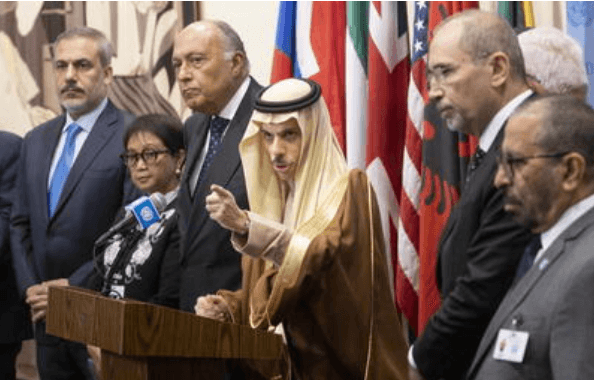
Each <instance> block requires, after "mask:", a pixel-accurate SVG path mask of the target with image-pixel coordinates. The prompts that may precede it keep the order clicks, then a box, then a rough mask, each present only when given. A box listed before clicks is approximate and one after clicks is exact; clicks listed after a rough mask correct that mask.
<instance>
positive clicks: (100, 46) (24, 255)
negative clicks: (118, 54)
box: [11, 27, 137, 380]
mask: <svg viewBox="0 0 594 380" xmlns="http://www.w3.org/2000/svg"><path fill="white" fill-rule="evenodd" d="M111 52H112V50H111V45H110V43H109V41H107V40H106V38H105V36H104V35H103V34H102V33H101V32H99V31H97V30H95V29H92V28H86V27H85V28H77V29H72V30H68V31H66V32H64V33H62V34H61V35H60V36H58V38H57V39H56V42H55V44H54V69H55V74H56V83H57V87H58V91H59V92H58V96H59V100H60V104H61V105H62V107H63V108H64V110H65V112H64V114H62V115H60V116H58V117H57V118H55V119H53V120H50V121H48V122H46V123H44V124H42V125H40V126H38V127H36V128H34V129H33V130H32V131H30V132H29V133H28V134H27V135H26V136H25V139H24V141H23V144H22V149H21V155H20V163H19V165H20V166H19V170H18V177H17V187H16V189H17V190H16V193H17V194H18V196H17V197H16V199H15V203H14V205H13V208H12V216H11V245H12V250H13V252H12V254H13V264H14V267H15V273H16V279H17V283H18V287H19V290H20V292H21V296H22V297H23V298H24V299H25V300H26V302H27V304H28V305H29V307H30V311H31V319H32V321H33V323H34V324H35V326H34V328H35V330H34V331H35V339H36V341H37V367H38V369H39V374H40V377H41V379H42V380H46V379H92V378H93V374H92V372H91V368H90V366H89V362H88V355H87V352H86V347H85V346H84V345H82V344H79V343H73V342H68V341H65V340H62V339H59V338H56V337H54V336H51V335H48V334H46V333H45V316H46V312H47V307H48V304H47V295H48V287H49V286H60V285H69V284H71V285H78V286H81V285H83V284H84V282H85V280H86V274H88V273H84V272H85V271H84V270H82V268H81V270H78V269H79V267H82V266H84V267H86V268H88V269H89V271H90V270H91V268H92V258H93V257H92V252H93V244H94V242H95V239H97V237H99V235H100V234H102V233H103V232H105V231H106V230H107V229H108V227H109V226H110V225H111V224H112V222H113V220H114V217H115V215H116V213H117V212H118V211H119V209H120V208H121V207H122V206H123V205H125V204H127V203H129V202H130V201H132V200H133V199H134V198H135V197H136V195H137V191H136V190H134V187H133V186H132V184H131V182H130V181H129V179H128V176H127V171H126V167H125V165H124V164H123V162H122V161H121V160H120V158H119V154H120V153H121V152H122V135H123V132H124V127H125V125H126V124H127V123H129V122H130V121H132V119H133V116H132V115H130V114H127V113H123V112H122V111H120V110H118V109H116V108H115V107H114V106H113V105H112V103H111V102H110V101H109V100H108V99H107V87H108V86H109V84H110V83H111V80H112V68H111V64H110V61H111V55H112V53H111Z"/></svg>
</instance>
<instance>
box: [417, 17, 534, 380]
mask: <svg viewBox="0 0 594 380" xmlns="http://www.w3.org/2000/svg"><path fill="white" fill-rule="evenodd" d="M427 83H428V84H429V87H430V88H429V98H430V100H431V101H432V102H434V103H435V105H436V107H437V109H438V110H439V112H440V113H441V117H443V118H444V119H445V121H446V122H447V125H448V128H450V129H452V130H455V131H459V132H463V133H468V134H471V135H474V136H476V137H477V138H478V139H479V146H478V148H477V154H476V155H475V156H474V157H473V159H472V161H471V164H470V167H469V170H468V177H467V182H466V185H465V187H464V189H463V190H462V195H461V198H460V201H459V202H458V204H457V206H456V208H455V209H454V210H453V211H452V213H451V215H450V218H449V220H448V223H447V224H446V226H445V228H444V231H443V233H442V237H441V241H440V245H439V252H438V268H437V281H438V286H439V287H440V290H441V295H442V299H443V302H442V306H441V308H440V309H439V310H438V311H437V312H436V313H435V315H434V316H433V317H432V318H431V320H430V321H429V323H428V325H427V326H426V328H425V330H424V332H423V334H422V335H421V336H420V337H419V339H418V340H417V341H416V342H415V343H414V345H413V347H412V349H411V350H410V352H409V364H410V366H411V371H410V377H411V378H412V379H417V378H419V377H420V375H422V376H423V377H424V378H426V379H428V380H439V379H447V380H450V379H452V380H459V379H461V378H463V376H464V374H465V372H466V371H467V370H468V367H469V366H470V363H471V361H472V358H473V356H474V353H475V351H476V348H477V346H478V344H479V342H480V339H481V336H482V335H483V333H484V331H485V328H486V327H487V324H488V323H489V320H490V319H491V317H492V316H493V314H494V313H495V310H496V309H497V306H498V305H499V303H500V302H501V299H502V298H503V296H504V295H505V293H506V291H507V290H508V288H509V287H510V285H511V283H512V281H513V278H514V274H515V269H516V267H517V265H518V262H519V260H520V257H521V255H522V253H523V251H524V247H525V246H526V245H527V244H528V241H529V240H530V239H531V234H530V231H528V230H527V229H526V228H524V227H522V226H521V225H519V224H518V223H517V222H515V221H514V220H513V219H512V217H511V215H509V214H507V213H506V212H505V211H504V209H503V192H502V191H501V190H499V189H497V188H495V186H494V185H493V179H494V177H495V171H496V169H497V163H496V156H497V152H498V150H499V147H500V146H501V141H502V138H503V130H504V127H505V124H506V121H507V119H508V117H509V116H510V114H511V113H512V112H513V110H514V109H515V108H517V107H518V106H519V105H520V104H521V103H522V102H524V101H525V100H526V99H527V98H528V97H530V96H531V94H532V92H531V91H530V90H529V89H528V86H527V84H526V73H525V69H524V60H523V58H522V52H521V50H520V46H519V44H518V39H517V37H516V36H515V34H514V31H513V30H512V28H511V27H510V26H509V24H508V23H507V22H506V21H505V20H503V19H502V18H500V17H499V16H498V15H496V14H492V13H486V12H481V11H476V10H472V11H466V12H462V13H459V14H456V15H454V16H452V17H450V18H448V19H446V20H445V21H444V22H443V23H442V24H441V25H440V26H439V27H438V29H437V30H436V32H435V35H434V38H433V40H432V41H431V45H430V47H429V56H428V62H427ZM417 368H418V369H417Z"/></svg>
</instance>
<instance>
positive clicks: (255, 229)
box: [231, 211, 286, 257]
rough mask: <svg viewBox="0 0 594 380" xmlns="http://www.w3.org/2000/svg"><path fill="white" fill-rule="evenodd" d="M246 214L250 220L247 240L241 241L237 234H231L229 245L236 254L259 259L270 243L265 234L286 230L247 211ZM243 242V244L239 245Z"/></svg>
mask: <svg viewBox="0 0 594 380" xmlns="http://www.w3.org/2000/svg"><path fill="white" fill-rule="evenodd" d="M247 213H248V216H249V218H250V225H249V230H248V234H247V240H245V239H241V238H240V237H239V234H237V233H235V232H232V233H231V244H232V245H233V248H234V249H235V250H236V251H237V252H240V253H243V254H246V255H249V256H252V257H260V255H261V254H262V252H264V250H265V249H266V248H267V246H268V244H269V243H270V242H269V240H268V239H266V238H265V237H266V236H267V235H268V234H267V232H268V231H270V230H273V231H281V230H284V229H286V227H285V226H283V225H282V224H280V223H277V222H273V221H272V220H269V219H266V218H263V217H261V216H260V215H258V214H254V213H252V212H249V211H248V212H247ZM243 242H245V243H244V244H241V243H243Z"/></svg>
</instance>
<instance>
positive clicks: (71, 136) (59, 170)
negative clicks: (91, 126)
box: [47, 123, 82, 217]
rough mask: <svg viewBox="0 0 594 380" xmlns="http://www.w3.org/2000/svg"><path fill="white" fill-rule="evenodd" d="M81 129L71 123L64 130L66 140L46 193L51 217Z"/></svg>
mask: <svg viewBox="0 0 594 380" xmlns="http://www.w3.org/2000/svg"><path fill="white" fill-rule="evenodd" d="M80 131H82V128H81V126H80V125H78V124H75V123H72V124H70V125H69V126H68V129H67V131H66V141H65V142H64V148H63V149H62V154H61V155H60V158H59V159H58V163H57V164H56V168H55V169H54V176H53V177H52V181H51V182H50V186H49V189H48V193H47V198H48V212H49V216H50V217H52V216H53V215H54V212H55V211H56V206H57V205H58V201H59V200H60V194H62V189H63V188H64V184H65V183H66V179H67V178H68V173H70V168H71V167H72V163H73V161H74V148H75V146H76V136H77V135H78V133H79V132H80Z"/></svg>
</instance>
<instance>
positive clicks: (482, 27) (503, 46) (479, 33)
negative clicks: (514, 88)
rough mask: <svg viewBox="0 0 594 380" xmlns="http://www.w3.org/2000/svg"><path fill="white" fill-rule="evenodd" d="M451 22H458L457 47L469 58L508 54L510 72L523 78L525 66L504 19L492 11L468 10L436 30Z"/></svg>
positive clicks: (476, 59)
mask: <svg viewBox="0 0 594 380" xmlns="http://www.w3.org/2000/svg"><path fill="white" fill-rule="evenodd" d="M453 21H459V22H461V23H462V25H463V32H462V37H461V38H460V41H459V43H460V45H459V46H460V49H462V51H464V52H466V53H467V54H468V55H470V56H471V57H472V59H473V61H482V60H483V59H485V58H487V57H489V56H490V55H491V54H493V53H496V52H502V53H504V54H505V55H507V56H508V57H509V63H510V69H511V73H512V75H513V76H514V77H516V78H519V79H521V80H525V78H526V68H525V67H524V57H523V56H522V49H521V48H520V43H519V42H518V37H517V36H516V33H515V32H514V30H513V28H512V27H511V26H510V25H509V23H508V22H507V20H505V19H504V18H502V17H501V16H499V15H497V14H494V13H490V12H484V11H480V10H477V9H471V10H467V11H464V12H461V13H456V14H455V15H453V16H450V17H448V18H447V19H445V21H444V22H443V23H442V24H441V25H440V26H439V29H441V27H442V26H443V25H446V24H449V23H450V22H453ZM439 29H438V31H439ZM436 33H437V31H436Z"/></svg>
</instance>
